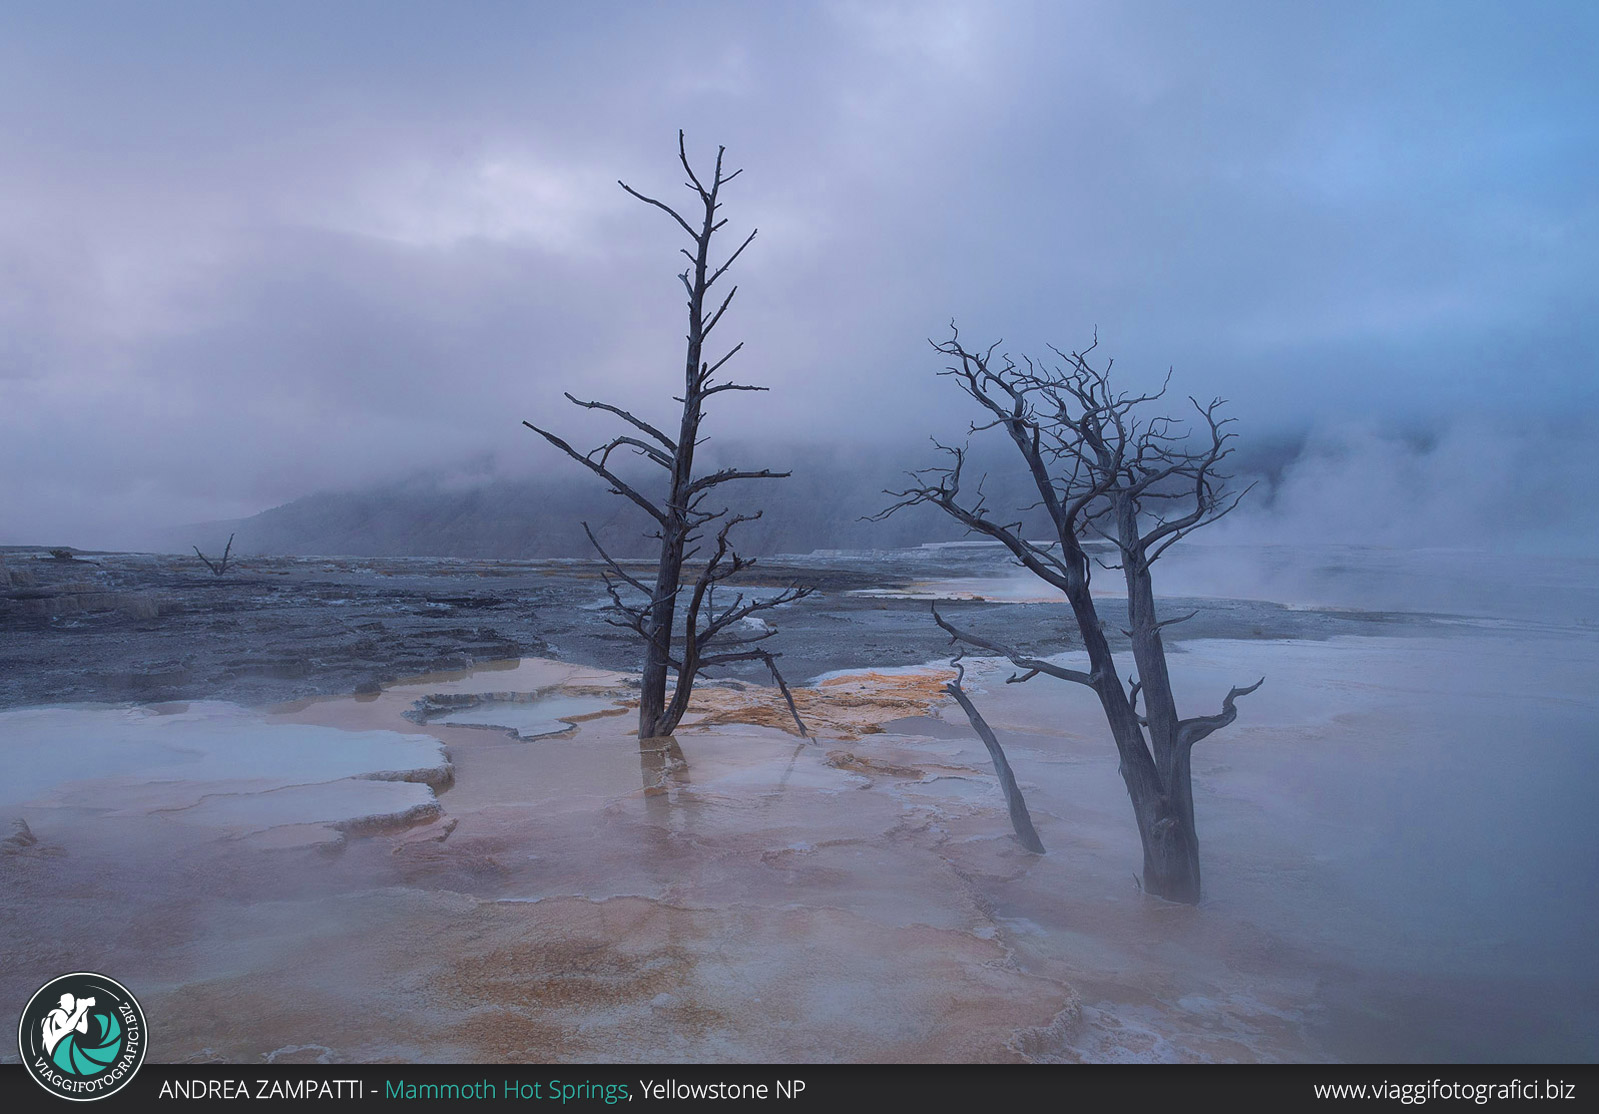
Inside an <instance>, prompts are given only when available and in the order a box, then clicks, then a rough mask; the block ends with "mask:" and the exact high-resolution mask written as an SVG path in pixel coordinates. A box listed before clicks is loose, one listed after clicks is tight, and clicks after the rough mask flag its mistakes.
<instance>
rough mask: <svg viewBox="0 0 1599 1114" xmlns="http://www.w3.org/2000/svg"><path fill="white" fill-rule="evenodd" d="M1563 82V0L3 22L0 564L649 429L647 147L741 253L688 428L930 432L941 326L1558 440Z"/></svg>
mask: <svg viewBox="0 0 1599 1114" xmlns="http://www.w3.org/2000/svg"><path fill="white" fill-rule="evenodd" d="M1596 57H1599V5H1594V4H1592V3H1587V2H1573V3H1566V4H1543V5H1539V4H1532V3H1526V2H1517V3H1503V4H1469V3H1463V2H1460V0H1451V2H1448V3H1438V4H1423V3H1400V2H1387V3H1378V4H1369V5H1366V4H1359V3H1352V2H1347V0H1340V2H1336V3H1325V4H1311V3H1281V2H1275V3H1261V4H1240V3H1220V2H1211V3H1202V4H1195V3H1187V4H1157V3H1135V2H1125V0H1124V2H1119V3H1109V4H1099V3H1064V2H1062V3H1045V4H1038V5H1028V4H1014V5H1006V4H995V3H992V2H985V3H972V4H962V3H905V4H886V3H816V4H799V3H794V4H775V3H774V4H756V3H739V4H725V5H723V4H660V5H655V4H651V5H645V4H642V3H638V4H618V5H603V4H597V3H583V4H570V3H568V4H555V3H549V4H531V3H462V2H455V3H447V4H446V3H438V4H404V3H398V2H394V0H384V2H381V3H370V4H359V3H348V2H345V3H327V2H320V3H314V4H305V5H296V4H291V3H283V2H274V3H270V4H268V3H261V2H259V0H254V2H250V3H241V4H225V3H219V2H207V3H196V4H161V3H138V4H127V3H108V4H88V3H74V4H60V3H44V4H23V3H14V2H9V0H8V2H6V3H4V4H3V5H0V143H3V146H4V150H5V153H6V154H5V170H6V172H5V174H4V176H3V179H0V470H3V483H0V543H40V544H63V543H65V544H73V545H79V546H113V545H116V544H118V539H119V538H125V537H127V536H128V535H129V533H130V531H131V530H132V528H133V527H134V526H135V525H142V524H146V523H150V522H158V523H162V524H175V523H184V522H194V521H200V520H207V519H218V518H225V517H234V516H242V515H247V514H251V513H254V512H256V511H259V510H262V509H264V508H266V507H270V506H273V505H275V504H279V503H282V502H285V501H288V500H290V499H293V498H295V497H297V496H300V495H304V494H308V493H311V492H314V491H318V490H324V489H336V488H347V487H352V486H359V485H362V484H366V483H370V482H373V481H377V480H381V479H385V478H391V477H399V476H406V475H412V474H416V473H419V472H426V471H443V472H447V473H448V472H456V471H465V472H468V473H470V472H472V471H474V470H477V471H492V472H496V473H499V474H511V475H515V474H521V473H525V472H527V471H529V470H531V469H535V468H540V467H544V466H546V465H548V464H549V463H551V458H550V457H549V456H548V455H547V451H546V452H541V451H540V450H539V448H538V446H537V445H536V444H535V441H536V438H535V437H534V436H533V435H532V434H530V433H528V432H527V431H526V430H523V429H522V428H521V427H520V424H519V423H520V421H521V419H522V418H532V419H535V420H540V421H541V422H543V423H549V424H552V425H554V426H555V427H556V428H560V429H565V430H573V431H581V430H585V429H589V428H592V427H589V426H586V425H584V424H583V423H582V422H580V421H578V415H576V414H568V413H565V412H564V410H563V408H567V409H569V407H567V406H566V404H565V403H564V402H562V401H561V398H560V392H561V391H562V390H563V389H572V390H574V391H577V392H578V393H589V394H591V395H594V396H598V397H607V398H616V399H619V400H620V399H631V400H634V404H635V405H636V408H637V409H639V410H641V411H643V412H646V413H649V414H651V415H655V416H661V415H664V414H665V413H667V410H668V408H669V407H670V406H671V403H670V401H669V397H668V396H670V395H671V394H672V393H674V391H675V390H676V389H677V388H678V386H680V382H675V381H676V380H678V377H679V376H680V375H681V360H682V354H681V343H682V339H681V338H682V332H683V299H682V290H681V287H680V286H679V285H678V282H677V279H676V278H675V277H674V275H675V272H676V270H677V261H678V259H679V257H677V256H676V255H675V252H676V250H677V248H678V247H679V246H680V241H681V240H682V239H683V237H682V234H681V232H680V230H677V229H676V228H675V226H674V225H673V224H672V223H671V222H670V220H669V219H668V218H666V217H665V216H664V215H663V214H661V213H659V212H657V211H655V210H652V209H649V208H647V207H645V206H643V205H641V204H639V203H638V202H636V201H634V200H632V199H630V198H628V197H627V196H626V195H625V194H624V193H623V192H622V190H621V189H620V188H619V187H618V186H617V185H616V180H617V179H618V178H622V179H624V180H626V181H627V182H628V183H629V184H630V185H632V186H635V187H637V188H639V189H641V190H643V191H645V192H648V193H652V194H654V195H656V196H659V197H662V198H663V199H666V200H669V201H673V202H684V201H685V199H686V198H688V197H689V195H688V194H687V192H686V191H685V190H684V189H683V188H682V185H681V183H682V179H683V176H682V174H681V171H680V170H679V169H678V168H677V167H676V166H675V159H676V135H677V130H678V129H679V128H683V129H685V130H686V132H687V135H688V144H689V151H690V153H691V156H692V157H693V159H694V160H695V161H696V162H697V163H699V164H700V165H702V166H703V165H707V164H708V163H709V161H710V160H711V159H713V158H714V154H715V149H716V146H717V145H718V144H721V145H725V146H726V147H727V149H728V158H729V161H730V164H731V165H733V166H740V167H743V168H744V170H745V173H744V175H743V176H742V177H741V178H739V179H738V180H737V181H736V182H735V183H733V185H732V186H731V187H729V189H728V191H727V194H726V209H725V215H726V216H727V217H728V220H729V226H728V229H727V233H728V234H729V236H730V237H731V236H739V238H742V234H744V233H747V231H748V230H749V229H751V228H754V227H759V229H760V234H759V236H758V237H757V239H756V241H755V243H754V244H753V245H752V246H751V248H750V250H749V251H748V252H747V253H746V254H745V256H744V257H743V258H741V259H740V261H739V263H738V264H737V266H736V268H735V270H734V272H732V274H733V275H734V276H735V277H736V279H737V281H738V282H739V284H740V293H739V297H738V301H737V302H735V305H734V309H733V310H732V311H730V314H729V317H728V319H727V322H726V323H725V324H724V326H723V327H722V329H721V330H720V332H721V333H722V334H724V335H725V336H726V337H727V338H728V339H730V340H731V339H740V338H741V339H743V340H744V341H745V342H746V349H745V354H744V355H742V356H741V357H739V359H738V360H737V361H735V364H734V365H730V366H731V367H736V368H737V371H738V377H739V378H740V379H743V380H745V381H755V382H761V383H767V384H770V385H771V387H772V392H771V393H770V394H765V395H731V396H723V399H724V400H725V401H722V402H721V403H720V404H719V405H718V406H717V408H716V410H715V411H714V412H713V414H712V416H711V419H710V423H709V424H708V425H707V432H708V433H709V434H710V435H711V436H712V437H713V438H714V437H735V436H738V437H750V436H760V437H763V438H773V439H781V438H786V439H792V440H816V439H851V440H853V439H860V438H866V437H878V438H884V439H887V440H888V441H890V442H894V443H899V442H905V443H907V444H908V443H912V442H914V440H915V439H917V438H921V437H924V436H925V435H926V434H928V433H938V434H940V435H943V436H953V435H957V434H958V433H959V431H960V429H961V424H962V422H963V420H964V412H963V410H962V408H961V406H960V401H961V400H960V397H959V396H958V395H957V394H956V392H954V391H953V390H952V388H951V385H950V384H949V383H948V382H945V381H942V380H937V379H935V378H934V377H933V375H932V372H933V371H934V370H935V369H936V367H937V366H938V363H937V361H936V359H935V358H933V355H932V353H931V352H930V350H929V349H928V347H927V338H929V337H934V338H940V337H943V336H945V335H947V327H948V322H949V321H950V319H951V318H955V319H956V320H957V321H958V322H959V324H960V326H961V329H962V332H963V335H964V336H966V337H968V338H970V339H973V340H983V341H986V340H989V339H997V338H999V337H1003V338H1004V339H1005V340H1006V342H1007V347H1009V348H1011V349H1013V350H1015V351H1040V350H1043V349H1044V346H1045V344H1046V343H1054V344H1056V345H1058V346H1061V347H1063V348H1071V347H1079V346H1081V345H1083V344H1086V343H1087V341H1088V339H1089V337H1090V336H1091V334H1092V331H1093V329H1094V328H1095V327H1096V326H1097V327H1098V330H1099V336H1100V341H1101V351H1104V352H1107V353H1110V354H1112V355H1114V356H1115V357H1116V359H1117V368H1118V369H1119V370H1125V372H1126V374H1127V375H1128V376H1129V377H1130V378H1129V382H1130V383H1133V384H1137V383H1140V382H1143V381H1146V380H1147V379H1148V378H1150V377H1153V376H1158V375H1160V374H1163V373H1164V371H1165V370H1166V368H1167V367H1168V366H1170V367H1172V368H1174V369H1175V376H1174V381H1173V382H1174V388H1175V389H1177V390H1178V391H1179V392H1180V394H1182V395H1186V394H1189V393H1195V394H1200V395H1203V396H1206V397H1209V396H1212V395H1223V396H1226V397H1228V398H1230V399H1232V400H1233V401H1234V412H1235V413H1236V414H1238V415H1239V416H1240V417H1241V418H1242V419H1244V421H1243V423H1242V425H1241V427H1240V430H1241V432H1243V433H1244V434H1245V435H1246V436H1249V435H1256V436H1264V435H1267V434H1269V433H1270V432H1272V431H1274V430H1282V429H1305V428H1318V429H1325V428H1327V427H1329V426H1333V427H1337V426H1338V425H1340V424H1349V425H1351V426H1359V427H1361V428H1366V429H1369V428H1415V427H1418V426H1426V427H1439V428H1441V427H1444V426H1449V425H1450V424H1451V423H1454V422H1456V421H1458V420H1469V421H1470V422H1471V423H1473V425H1472V428H1486V429H1490V430H1491V429H1494V428H1495V427H1496V426H1498V427H1499V428H1510V427H1511V426H1514V427H1515V428H1517V429H1537V428H1543V427H1544V426H1545V425H1547V426H1548V428H1551V429H1559V428H1566V429H1570V428H1572V427H1573V423H1576V425H1577V426H1581V424H1582V422H1583V421H1584V420H1586V417H1587V416H1589V415H1591V414H1592V413H1593V412H1594V411H1595V409H1596V401H1599V391H1596V389H1595V380H1596V376H1595V372H1596V370H1599V367H1596V360H1599V343H1596V337H1599V313H1596V312H1595V311H1596V309H1599V305H1596V302H1599V298H1596V291H1599V200H1596V198H1599V158H1596V154H1599V66H1596V65H1595V64H1594V59H1595V58H1596ZM736 242H737V240H731V242H729V243H727V244H726V247H727V248H731V247H732V246H735V245H736ZM1550 423H1552V424H1550ZM1561 423H1564V425H1563V426H1562V425H1561ZM578 436H579V437H580V438H581V437H582V436H584V435H582V434H578Z"/></svg>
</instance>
